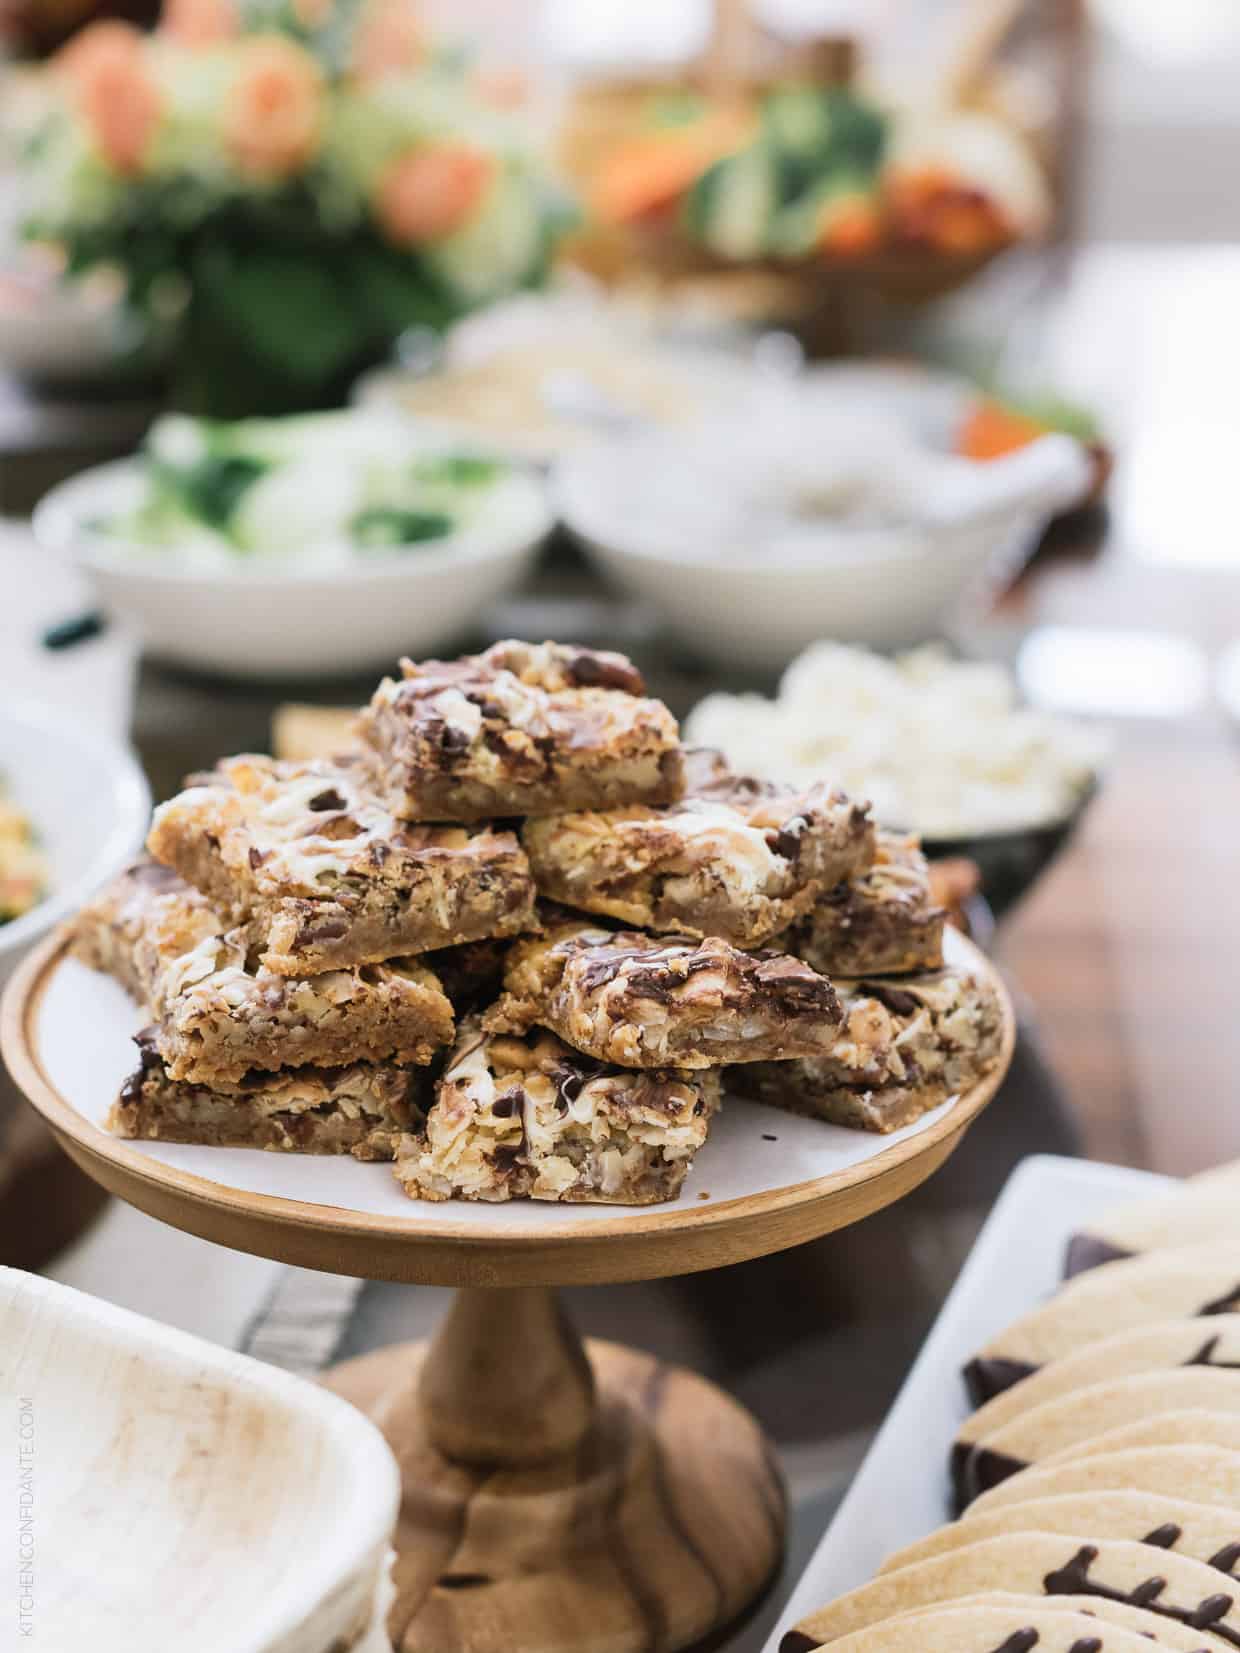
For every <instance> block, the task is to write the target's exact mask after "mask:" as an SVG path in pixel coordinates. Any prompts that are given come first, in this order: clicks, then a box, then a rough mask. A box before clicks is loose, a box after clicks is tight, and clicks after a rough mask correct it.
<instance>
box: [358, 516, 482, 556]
mask: <svg viewBox="0 0 1240 1653" xmlns="http://www.w3.org/2000/svg"><path fill="white" fill-rule="evenodd" d="M455 526H456V524H455V523H454V522H453V520H452V518H451V517H450V516H448V515H447V513H446V512H444V511H406V510H402V509H401V508H400V506H397V505H372V506H370V507H369V508H368V509H366V510H365V511H359V512H358V514H357V515H356V516H355V517H354V518H353V521H352V522H351V523H350V525H349V527H350V532H351V533H352V535H353V538H354V540H355V541H356V542H357V544H358V545H359V546H360V547H361V549H362V550H364V551H385V550H391V549H393V548H395V547H397V546H402V545H417V544H419V543H421V542H422V541H424V540H438V539H443V537H444V536H445V534H450V533H451V532H452V530H453V528H454V527H455Z"/></svg>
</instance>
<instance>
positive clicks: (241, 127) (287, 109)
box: [224, 34, 323, 178]
mask: <svg viewBox="0 0 1240 1653" xmlns="http://www.w3.org/2000/svg"><path fill="white" fill-rule="evenodd" d="M322 114H323V77H322V74H321V72H320V70H319V67H318V65H317V64H316V63H315V61H314V59H313V58H312V57H311V56H310V54H309V53H308V52H306V51H304V50H303V49H302V47H300V46H299V45H298V44H297V43H296V41H293V40H289V39H287V38H286V37H285V36H283V35H275V34H272V35H254V36H253V37H252V38H251V39H249V40H246V41H243V42H242V44H241V47H240V68H239V70H238V74H237V78H236V80H235V81H234V83H233V86H232V89H231V91H230V92H229V95H228V99H227V102H226V104H225V108H224V142H225V145H226V146H227V148H228V150H229V152H230V153H231V155H232V157H233V159H234V160H235V161H236V162H237V164H238V166H240V167H241V168H242V169H243V170H244V171H246V172H250V173H253V174H254V175H255V176H257V177H262V178H287V177H289V176H290V175H291V174H292V173H294V172H299V171H300V170H301V169H302V167H304V166H305V165H306V163H307V162H308V161H309V160H310V158H311V157H312V156H313V154H314V152H315V150H316V149H317V148H318V143H319V131H320V127H321V124H322Z"/></svg>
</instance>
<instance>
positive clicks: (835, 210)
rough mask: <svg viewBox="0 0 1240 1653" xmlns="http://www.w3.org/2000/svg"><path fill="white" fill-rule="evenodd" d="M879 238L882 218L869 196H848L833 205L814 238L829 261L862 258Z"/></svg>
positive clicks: (880, 236)
mask: <svg viewBox="0 0 1240 1653" xmlns="http://www.w3.org/2000/svg"><path fill="white" fill-rule="evenodd" d="M882 239H883V217H882V212H881V211H880V209H879V205H878V202H877V201H876V200H875V199H874V197H873V196H872V195H862V194H857V195H849V196H845V197H844V198H842V199H841V200H838V201H836V202H834V203H833V204H832V206H831V210H830V212H829V213H828V214H827V216H826V218H825V219H824V221H823V225H822V232H821V234H820V235H819V238H818V246H819V248H820V250H821V251H822V252H824V253H826V254H828V255H829V256H830V257H832V258H864V256H865V255H866V254H867V253H872V252H873V251H874V249H875V248H876V247H877V246H878V245H879V243H880V242H881V241H882Z"/></svg>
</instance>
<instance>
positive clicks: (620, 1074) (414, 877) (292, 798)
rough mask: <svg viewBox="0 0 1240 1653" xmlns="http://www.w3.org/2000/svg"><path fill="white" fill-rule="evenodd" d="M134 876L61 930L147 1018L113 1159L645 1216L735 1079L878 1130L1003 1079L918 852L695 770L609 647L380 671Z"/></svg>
mask: <svg viewBox="0 0 1240 1653" xmlns="http://www.w3.org/2000/svg"><path fill="white" fill-rule="evenodd" d="M148 848H149V851H150V854H151V857H152V860H150V861H145V862H142V863H140V864H139V865H137V866H135V867H133V868H131V869H130V870H129V871H128V872H127V873H125V874H124V875H122V877H121V878H120V879H119V880H118V881H117V883H116V884H115V885H114V886H113V887H112V888H111V889H109V890H107V891H106V892H105V893H104V894H103V896H102V897H101V898H100V899H99V900H98V901H97V902H96V903H94V905H93V906H91V907H90V908H89V909H88V910H87V911H86V912H84V913H83V914H82V915H81V917H80V918H79V920H78V923H77V928H76V950H77V952H78V955H79V957H81V958H83V959H84V960H85V961H86V962H87V963H89V964H91V965H93V966H95V967H96V968H99V969H103V970H107V971H110V972H111V973H112V974H113V975H115V976H116V977H117V978H118V979H119V980H120V981H121V982H122V984H123V985H124V986H125V987H126V988H127V989H128V991H129V992H130V993H131V994H132V995H133V996H134V997H135V998H136V999H137V1000H138V1001H139V1002H140V1003H141V1004H143V1005H144V1006H145V1007H146V1009H147V1010H148V1011H149V1014H150V1018H151V1023H150V1026H149V1027H148V1028H147V1029H146V1030H145V1031H144V1032H143V1033H142V1035H141V1036H140V1038H139V1041H138V1042H139V1047H140V1051H141V1062H140V1066H139V1068H138V1071H137V1072H136V1073H135V1074H134V1076H133V1077H132V1078H131V1079H130V1080H129V1081H128V1082H127V1084H126V1085H125V1087H124V1089H123V1091H122V1093H121V1096H120V1098H119V1099H118V1101H117V1102H116V1104H115V1106H114V1108H113V1110H112V1113H111V1116H110V1121H109V1123H110V1125H111V1128H112V1129H114V1130H116V1131H118V1132H119V1133H120V1134H122V1135H125V1136H130V1137H139V1138H146V1139H163V1140H167V1141H177V1142H194V1143H209V1144H228V1145H233V1146H249V1147H263V1148H275V1149H286V1150H295V1151H301V1152H311V1153H341V1152H350V1153H352V1154H354V1155H355V1156H356V1157H358V1158H362V1159H390V1160H393V1161H394V1163H395V1170H396V1175H397V1177H398V1179H399V1181H400V1183H401V1185H402V1187H404V1188H405V1190H406V1191H407V1192H408V1193H409V1194H410V1195H411V1196H413V1197H415V1198H422V1199H435V1200H438V1199H449V1198H465V1199H484V1200H503V1199H512V1198H519V1197H531V1198H534V1199H549V1200H600V1201H612V1202H616V1203H623V1204H636V1203H647V1202H650V1201H656V1200H662V1199H667V1198H670V1197H673V1196H674V1195H675V1194H676V1192H677V1191H678V1189H679V1188H680V1186H681V1184H682V1182H683V1180H684V1177H685V1173H686V1171H687V1170H688V1167H689V1165H690V1163H691V1162H692V1159H693V1155H694V1153H695V1152H696V1150H697V1149H698V1148H699V1147H700V1146H701V1145H702V1143H703V1142H704V1141H705V1138H706V1134H707V1130H708V1128H709V1125H710V1120H711V1117H712V1115H713V1113H714V1112H715V1110H716V1108H717V1106H718V1103H719V1096H720V1090H721V1075H722V1074H723V1070H724V1069H725V1068H726V1069H728V1070H729V1072H728V1073H727V1075H726V1076H724V1081H723V1082H724V1085H725V1086H726V1087H727V1088H730V1089H734V1090H742V1091H747V1092H748V1093H749V1094H752V1095H757V1096H760V1097H761V1098H763V1099H764V1100H766V1101H772V1102H776V1103H778V1104H780V1105H783V1106H788V1107H792V1108H795V1109H796V1110H798V1111H800V1112H808V1113H812V1114H816V1115H819V1116H821V1117H822V1118H824V1119H828V1120H832V1121H835V1122H838V1123H844V1124H849V1125H860V1126H863V1127H865V1128H869V1129H874V1130H891V1129H894V1128H896V1127H897V1126H898V1125H901V1124H904V1123H907V1122H908V1121H909V1120H911V1119H913V1118H915V1117H917V1115H918V1114H919V1113H921V1112H923V1111H924V1110H925V1109H926V1108H928V1107H931V1106H934V1105H935V1104H937V1103H938V1102H940V1101H942V1100H944V1099H945V1098H946V1097H947V1096H948V1095H949V1094H951V1093H952V1092H953V1091H955V1090H958V1089H960V1088H963V1087H964V1086H966V1085H967V1084H969V1083H970V1082H971V1081H972V1080H973V1079H974V1078H975V1077H976V1076H977V1075H978V1074H979V1073H980V1072H981V1071H982V1069H984V1067H985V1066H986V1065H987V1063H988V1062H989V1061H990V1059H991V1057H992V1055H993V1051H994V1045H995V1041H996V1038H997V1033H998V1009H997V1005H996V1004H995V1002H994V998H993V995H992V994H991V993H990V991H989V989H988V988H987V987H986V985H985V984H984V983H983V982H982V981H980V980H978V979H975V978H974V977H973V976H971V975H969V974H968V973H967V972H962V971H959V970H953V969H951V968H944V966H943V959H942V950H941V948H942V931H943V914H942V913H941V911H938V910H936V909H935V908H934V907H933V905H932V903H931V901H930V898H929V891H928V883H927V876H926V867H925V863H924V861H923V860H922V858H921V856H920V854H919V852H918V850H917V848H916V845H915V844H914V843H912V842H911V841H908V840H905V839H901V838H898V837H893V836H891V835H889V834H884V833H881V832H877V831H876V830H875V828H874V826H873V824H872V822H871V821H870V819H869V817H868V813H867V810H866V808H865V806H861V805H857V804H854V803H853V802H851V801H850V800H849V799H847V798H845V797H844V796H843V795H842V794H840V793H838V792H833V791H832V790H831V789H830V788H829V787H827V786H822V785H820V786H814V787H811V788H809V789H807V790H803V791H796V790H794V789H792V788H785V787H780V786H776V785H772V784H770V783H767V782H762V781H756V780H751V779H747V778H744V777H739V776H736V775H734V774H732V773H731V772H730V771H729V770H728V768H727V766H726V764H725V763H724V762H723V761H722V759H721V758H719V757H718V755H716V754H713V753H705V752H687V751H685V750H684V749H683V748H682V747H681V745H680V741H679V736H678V731H677V727H676V723H675V720H674V719H673V718H672V716H671V714H670V712H669V711H668V710H667V708H666V707H665V706H664V705H662V703H661V702H659V701H657V700H653V699H650V698H648V697H647V696H646V693H645V686H644V684H643V682H642V679H641V677H640V675H639V674H638V672H637V671H636V670H635V669H634V667H633V666H632V665H631V664H630V662H629V661H628V660H626V659H625V658H624V657H623V656H622V655H618V654H612V653H607V652H600V651H594V650H588V649H583V648H575V647H569V646H566V645H558V644H550V643H546V644H542V645H539V646H535V645H531V644H526V643H516V642H507V643H498V644H496V645H495V646H494V647H493V648H491V649H489V650H487V651H486V653H485V654H482V655H478V656H469V657H466V658H464V659H461V660H456V661H446V662H445V661H430V662H426V663H424V664H422V665H414V664H413V663H411V662H408V661H406V662H404V665H403V676H402V678H401V679H400V680H399V681H392V680H390V679H389V680H385V681H384V682H383V683H382V684H381V685H380V687H379V689H378V690H377V692H376V694H375V696H374V698H373V700H372V701H371V703H370V705H369V706H368V707H367V708H366V709H365V710H364V711H363V713H362V714H361V717H360V719H359V722H358V725H357V739H356V743H355V744H354V746H353V747H352V748H350V749H349V750H348V751H346V752H343V753H341V754H339V755H337V756H334V757H330V758H314V759H308V760H304V761H277V760H273V759H270V758H263V757H253V756H246V757H239V758H233V759H229V760H226V761H224V762H223V763H221V764H220V765H219V767H218V768H217V769H216V770H214V771H212V772H211V773H209V774H206V775H200V776H196V777H194V778H193V781H192V784H190V785H189V786H188V787H187V789H186V790H185V791H184V792H182V793H181V794H179V795H178V796H177V797H175V798H173V799H172V800H171V801H170V802H168V803H166V804H164V805H163V806H162V807H161V808H160V809H159V810H158V811H157V812H156V815H155V820H154V824H153V826H152V829H151V834H150V838H149V840H148ZM841 978H843V979H841Z"/></svg>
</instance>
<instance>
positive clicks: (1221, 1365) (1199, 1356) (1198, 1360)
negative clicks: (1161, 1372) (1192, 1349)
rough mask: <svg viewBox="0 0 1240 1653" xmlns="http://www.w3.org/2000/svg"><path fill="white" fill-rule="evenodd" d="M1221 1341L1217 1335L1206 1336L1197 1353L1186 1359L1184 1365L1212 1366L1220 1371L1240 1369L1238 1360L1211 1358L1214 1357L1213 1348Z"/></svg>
mask: <svg viewBox="0 0 1240 1653" xmlns="http://www.w3.org/2000/svg"><path fill="white" fill-rule="evenodd" d="M1221 1342H1222V1338H1221V1337H1218V1336H1215V1337H1207V1338H1206V1340H1205V1342H1204V1343H1203V1344H1202V1345H1201V1347H1200V1349H1198V1350H1197V1353H1196V1354H1195V1355H1194V1356H1193V1357H1192V1359H1191V1360H1186V1361H1185V1362H1184V1364H1185V1365H1186V1366H1214V1367H1216V1368H1217V1369H1218V1370H1220V1371H1233V1372H1234V1371H1237V1370H1240V1361H1237V1360H1215V1359H1214V1358H1213V1357H1214V1351H1215V1349H1217V1348H1218V1346H1219V1344H1220V1343H1221Z"/></svg>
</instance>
